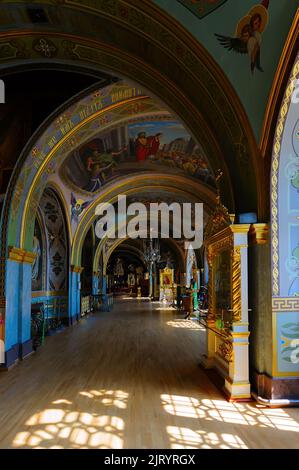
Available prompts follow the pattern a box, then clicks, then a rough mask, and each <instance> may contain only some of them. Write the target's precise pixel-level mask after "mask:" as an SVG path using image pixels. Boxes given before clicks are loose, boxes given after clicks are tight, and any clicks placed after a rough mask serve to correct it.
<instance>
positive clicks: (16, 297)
mask: <svg viewBox="0 0 299 470" xmlns="http://www.w3.org/2000/svg"><path fill="white" fill-rule="evenodd" d="M34 259H35V255H34V254H33V253H31V252H28V251H25V250H22V249H20V248H15V247H11V248H10V249H9V254H8V259H7V261H6V279H5V299H6V301H5V303H6V309H5V338H4V343H5V364H4V366H5V367H10V366H11V365H12V364H13V363H14V362H15V361H16V360H17V359H18V358H21V359H22V358H24V357H26V356H28V355H29V354H31V352H32V342H31V277H32V267H31V264H32V262H33V261H34Z"/></svg>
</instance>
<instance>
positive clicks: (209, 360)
mask: <svg viewBox="0 0 299 470" xmlns="http://www.w3.org/2000/svg"><path fill="white" fill-rule="evenodd" d="M221 210H222V209H221ZM225 222H227V223H229V218H228V217H226V219H225V220H224V223H223V225H224V226H225ZM223 225H222V226H223ZM249 228H250V224H233V225H228V226H227V227H226V228H224V229H222V230H221V229H220V230H219V231H217V227H216V232H213V231H212V232H210V236H209V237H208V238H207V240H206V241H205V244H206V248H207V261H208V267H209V308H208V316H207V323H206V326H207V344H206V354H205V355H204V356H203V358H202V363H203V365H204V366H205V367H206V368H212V367H213V368H215V369H217V371H218V372H219V374H220V375H222V376H223V378H224V379H225V385H224V391H225V393H226V394H227V396H228V398H229V399H230V400H239V401H240V400H248V399H249V398H250V396H251V391H250V382H249V322H248V260H247V248H248V232H249ZM213 230H215V228H214V229H213ZM224 266H225V267H224ZM224 293H225V298H224Z"/></svg>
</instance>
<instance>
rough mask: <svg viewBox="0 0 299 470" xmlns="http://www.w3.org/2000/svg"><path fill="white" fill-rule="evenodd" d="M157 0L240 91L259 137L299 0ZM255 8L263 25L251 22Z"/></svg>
mask: <svg viewBox="0 0 299 470" xmlns="http://www.w3.org/2000/svg"><path fill="white" fill-rule="evenodd" d="M154 2H155V3H156V4H157V5H158V6H160V7H161V8H163V9H164V10H166V11H167V12H168V13H169V14H171V15H172V16H174V17H175V18H176V20H177V21H179V22H180V23H182V25H183V26H184V27H185V28H186V29H188V30H189V31H190V32H191V33H192V34H193V36H194V37H195V38H196V39H197V40H198V41H199V42H200V43H201V44H202V45H203V46H204V47H205V48H206V49H207V50H208V52H209V53H210V54H211V56H212V57H213V58H214V59H215V60H216V61H217V62H218V64H219V65H220V67H221V68H222V69H223V71H224V72H225V73H226V75H227V76H228V78H229V80H230V81H231V83H232V85H233V87H234V88H235V89H236V91H237V93H238V95H239V97H240V99H241V101H242V103H243V105H244V107H245V109H246V112H247V114H248V116H249V119H250V121H251V125H252V128H253V130H254V132H255V134H256V137H257V138H259V137H260V135H261V130H262V124H263V118H264V114H265V110H266V105H267V100H268V96H269V92H270V89H271V85H272V82H273V79H274V76H275V72H276V69H277V65H278V62H279V59H280V56H281V54H282V50H283V46H284V44H285V40H286V37H287V34H288V32H289V30H290V27H291V24H292V21H293V18H294V15H295V12H296V9H297V8H298V0H242V1H241V0H227V1H225V2H221V1H220V0H154ZM255 10H256V13H259V14H260V17H261V22H260V25H259V26H258V25H257V24H256V25H254V24H253V23H254V21H255V20H258V19H259V18H258V17H255V18H253V16H254V15H253V14H252V12H254V11H255ZM216 35H218V36H216ZM219 36H220V37H219ZM219 39H220V41H219ZM250 69H251V70H254V72H255V73H251V72H250Z"/></svg>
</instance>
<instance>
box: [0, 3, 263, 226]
mask: <svg viewBox="0 0 299 470" xmlns="http://www.w3.org/2000/svg"><path fill="white" fill-rule="evenodd" d="M37 7H38V8H39V9H41V10H42V14H39V15H38V18H36V15H35V14H34V10H35V9H36V8H37ZM0 8H1V13H3V15H2V17H1V18H2V25H3V26H2V29H4V30H5V29H6V31H5V33H2V35H0V67H1V69H2V70H3V71H7V70H8V68H13V67H16V66H20V65H22V66H23V67H24V66H27V67H28V66H30V67H34V66H36V65H37V64H38V63H39V64H40V66H46V67H49V66H51V67H55V66H61V65H62V64H63V66H64V67H68V66H72V67H74V66H76V67H77V68H82V69H83V70H89V71H90V73H91V71H92V70H93V71H94V73H98V72H100V71H103V70H104V71H106V72H110V73H112V75H118V76H122V75H123V76H126V77H129V78H131V79H134V80H136V82H137V83H139V84H141V85H143V87H144V88H145V89H146V90H150V93H154V94H155V95H156V96H158V97H159V98H161V99H162V100H163V102H164V103H165V104H166V105H167V106H168V107H169V108H170V109H172V110H173V111H174V113H175V114H177V115H178V116H179V117H180V118H181V119H182V121H183V122H184V123H185V124H186V125H187V127H188V129H189V130H190V132H191V133H192V135H194V136H195V137H196V139H197V140H198V141H199V142H200V143H201V145H202V147H203V148H204V149H205V151H206V149H209V151H208V152H206V153H209V155H210V156H213V157H214V158H215V159H218V161H219V162H222V164H221V165H219V167H222V169H223V171H224V172H225V173H226V174H228V173H229V175H230V179H231V180H232V186H230V184H229V179H228V178H223V180H222V181H221V187H222V196H223V202H224V203H225V204H226V205H227V206H228V207H229V210H230V211H234V210H236V212H237V213H238V212H246V211H254V212H257V210H258V209H259V211H260V212H259V214H260V217H262V214H261V210H262V198H263V185H261V184H258V180H259V179H260V178H261V177H262V170H261V164H260V161H259V159H258V152H257V146H256V142H255V140H254V137H253V134H252V130H251V128H250V125H249V123H248V120H247V117H246V114H245V112H244V109H243V108H242V106H241V104H240V102H239V100H238V98H237V97H236V95H235V94H234V91H233V89H232V87H231V86H230V84H229V82H228V80H227V79H226V78H225V76H224V75H223V74H222V72H221V69H220V68H219V67H217V65H216V64H215V63H214V61H213V59H212V58H211V57H210V56H209V55H208V54H207V53H206V51H205V49H204V48H203V47H202V46H201V45H200V44H199V43H197V42H196V41H194V39H193V38H192V37H191V36H189V35H188V34H187V32H186V31H184V30H183V29H182V28H180V26H179V25H178V24H177V23H175V22H174V21H173V20H171V18H170V17H168V16H167V15H164V14H163V12H162V11H161V10H160V9H158V8H156V7H155V6H154V4H153V2H150V1H149V0H145V1H143V2H142V3H141V2H140V1H137V0H130V1H124V0H119V1H117V2H115V1H108V2H107V1H105V2H103V1H97V2H96V1H94V0H86V1H84V2H81V1H70V0H64V1H63V2H62V1H60V0H51V1H50V0H48V1H40V2H32V3H29V2H22V1H19V2H13V1H9V2H2V4H1V6H0ZM74 31H76V36H74ZM223 156H224V158H225V162H224V159H223ZM223 163H224V164H223ZM231 191H233V193H234V194H233V198H232V197H231V196H232V194H231ZM235 206H236V207H235Z"/></svg>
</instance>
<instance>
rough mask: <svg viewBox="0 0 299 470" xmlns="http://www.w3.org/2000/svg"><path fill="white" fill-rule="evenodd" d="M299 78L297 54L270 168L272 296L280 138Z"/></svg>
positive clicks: (275, 279) (276, 264) (276, 268)
mask: <svg viewBox="0 0 299 470" xmlns="http://www.w3.org/2000/svg"><path fill="white" fill-rule="evenodd" d="M298 78H299V56H297V59H296V61H295V64H294V66H293V69H292V72H291V76H290V78H289V81H288V85H287V88H286V92H285V96H284V99H283V102H282V105H281V109H280V113H279V119H278V122H277V127H276V132H275V139H274V146H273V155H272V168H271V232H272V292H273V295H274V296H279V294H280V283H279V233H278V230H279V211H278V198H279V168H280V152H281V145H282V139H283V136H284V130H285V124H286V119H287V116H288V112H289V109H290V105H291V98H292V94H293V92H294V88H295V85H294V82H295V81H296V80H297V79H298Z"/></svg>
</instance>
